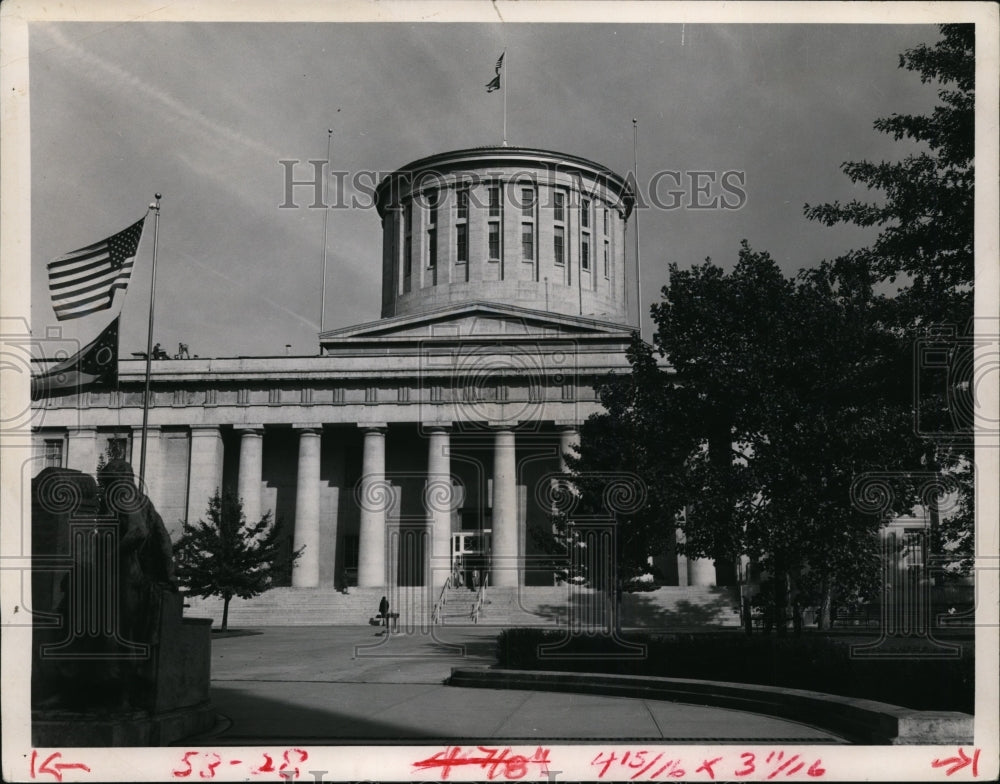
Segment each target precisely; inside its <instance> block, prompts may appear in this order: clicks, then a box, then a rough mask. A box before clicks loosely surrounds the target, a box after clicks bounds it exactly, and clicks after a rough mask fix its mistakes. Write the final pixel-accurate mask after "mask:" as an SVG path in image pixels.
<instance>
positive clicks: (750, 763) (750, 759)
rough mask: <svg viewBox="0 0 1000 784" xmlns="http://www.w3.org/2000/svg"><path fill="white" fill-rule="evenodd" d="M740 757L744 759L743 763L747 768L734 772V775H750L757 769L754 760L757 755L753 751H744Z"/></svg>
mask: <svg viewBox="0 0 1000 784" xmlns="http://www.w3.org/2000/svg"><path fill="white" fill-rule="evenodd" d="M740 759H742V760H743V765H744V768H745V769H744V770H737V771H735V772H734V773H733V775H734V776H749V775H750V774H751V773H753V772H754V771H755V770H756V769H757V766H756V765H754V760H755V759H756V757H755V756H754V754H753V753H752V752H749V751H744V752H743V753H742V754H740Z"/></svg>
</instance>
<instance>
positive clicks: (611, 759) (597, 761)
mask: <svg viewBox="0 0 1000 784" xmlns="http://www.w3.org/2000/svg"><path fill="white" fill-rule="evenodd" d="M602 756H604V752H603V751H602V752H600V753H599V754H598V755H597V756H596V757H594V759H593V760H591V762H590V764H591V765H603V766H604V767H603V768H601V772H600V773H598V774H597V778H599V779H600V778H604V774H605V773H607V772H608V768H610V767H611V763H612V762H614V761H615V760H616V759H618V758H617V757H616V756H615V753H614V752H613V751H612V752H611V753H610V754H608V757H607V759H601V757H602Z"/></svg>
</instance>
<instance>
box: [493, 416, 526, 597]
mask: <svg viewBox="0 0 1000 784" xmlns="http://www.w3.org/2000/svg"><path fill="white" fill-rule="evenodd" d="M517 539H518V537H517V459H516V454H515V446H514V431H513V430H510V429H500V430H497V431H496V435H495V441H494V445H493V568H492V569H491V570H490V583H491V584H492V585H495V586H497V587H516V586H517V585H519V584H520V582H519V572H520V569H519V568H518V566H519V565H518V561H517V558H518V546H517V544H518V543H517Z"/></svg>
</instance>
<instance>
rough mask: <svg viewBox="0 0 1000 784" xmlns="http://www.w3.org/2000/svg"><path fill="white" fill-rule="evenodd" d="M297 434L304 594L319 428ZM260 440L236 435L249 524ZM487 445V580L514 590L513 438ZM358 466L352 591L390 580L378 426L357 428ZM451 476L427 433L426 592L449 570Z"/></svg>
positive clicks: (446, 436)
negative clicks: (489, 492) (489, 524)
mask: <svg viewBox="0 0 1000 784" xmlns="http://www.w3.org/2000/svg"><path fill="white" fill-rule="evenodd" d="M298 432H299V451H298V472H297V480H296V500H295V527H294V547H295V548H296V549H298V548H299V547H302V546H305V550H304V552H303V554H302V556H301V558H300V559H299V561H298V563H297V564H296V566H295V569H294V570H293V572H292V585H293V586H294V587H301V588H307V587H315V586H317V585H319V539H320V500H319V493H320V476H319V471H320V439H321V428H320V426H315V427H309V426H304V427H299V428H298ZM262 436H263V430H262V428H246V429H243V430H241V431H240V458H239V476H238V480H237V488H238V493H239V495H240V498H242V499H243V510H244V513H245V514H246V517H247V519H248V520H254V519H259V518H260V515H261V508H260V498H261V495H260V477H261V471H262V466H263V448H262V446H263V439H262ZM494 439H495V441H494V451H493V524H492V530H493V548H492V559H493V569H492V575H493V576H492V579H493V584H494V585H497V586H516V585H518V584H519V568H518V564H519V560H518V559H519V543H518V503H517V459H516V445H515V435H514V431H513V430H511V429H506V428H500V429H497V430H496V431H495V434H494ZM575 440H576V431H575V430H565V431H563V434H562V436H561V439H560V447H561V449H562V450H568V449H569V445H571V444H572V443H573V442H574V441H575ZM192 443H193V442H192ZM207 452H208V450H206V449H204V448H202V449H200V450H199V451H198V454H200V455H201V456H202V459H205V457H206V456H207ZM195 455H196V451H195V447H194V443H193V445H192V476H194V475H195V471H194V461H195ZM560 459H561V455H560ZM361 463H362V464H361V482H360V487H359V490H358V493H357V498H358V500H359V503H360V530H359V545H358V550H359V552H358V586H359V587H362V588H369V587H372V588H373V587H380V586H383V585H385V584H386V583H387V582H388V581H389V575H388V574H387V573H386V565H387V558H386V521H387V512H388V509H389V503H390V497H391V493H390V488H389V485H388V484H387V482H386V426H385V425H380V426H368V427H365V428H364V436H363V447H362V460H361ZM451 476H452V471H451V434H450V432H449V431H448V429H447V428H445V427H436V428H430V433H429V438H428V454H427V486H426V491H425V492H426V497H425V508H426V510H427V523H428V528H429V531H430V533H431V543H432V544H431V569H430V575H429V578H430V584H431V585H432V586H433V587H440V586H441V585H443V584H444V581H445V579H446V578H447V576H448V574H450V571H451V538H452V530H451V512H452V493H453V490H452V484H451ZM192 490H194V488H193V487H192ZM213 491H214V490H213ZM210 492H212V491H210ZM192 495H193V493H192Z"/></svg>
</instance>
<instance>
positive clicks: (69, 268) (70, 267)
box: [48, 216, 146, 321]
mask: <svg viewBox="0 0 1000 784" xmlns="http://www.w3.org/2000/svg"><path fill="white" fill-rule="evenodd" d="M145 220H146V218H145V216H143V217H142V218H141V219H140V220H138V221H137V222H135V223H133V224H132V225H131V226H129V227H128V228H127V229H124V230H123V231H120V232H118V233H117V234H113V235H112V236H110V237H108V238H107V239H106V240H101V241H100V242H95V243H94V244H93V245H88V246H87V247H86V248H80V249H79V250H74V251H71V252H70V253H67V254H66V255H65V256H60V257H59V258H58V259H56V260H55V261H52V262H50V263H49V265H48V271H49V291H50V293H51V294H52V309H53V310H55V312H56V318H57V319H58V320H59V321H65V320H67V319H75V318H80V317H81V316H87V315H89V314H91V313H96V312H97V311H99V310H107V309H108V308H110V307H111V305H112V303H113V302H114V298H115V291H116V290H117V289H121V290H122V291H124V290H125V289H126V288H127V287H128V281H129V278H130V277H131V276H132V265H133V264H134V263H135V254H136V251H137V250H138V248H139V239H140V238H141V237H142V226H143V223H144V222H145Z"/></svg>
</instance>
